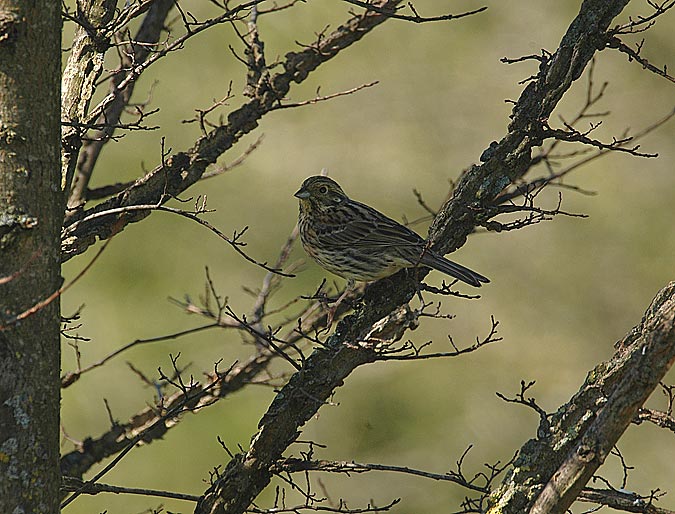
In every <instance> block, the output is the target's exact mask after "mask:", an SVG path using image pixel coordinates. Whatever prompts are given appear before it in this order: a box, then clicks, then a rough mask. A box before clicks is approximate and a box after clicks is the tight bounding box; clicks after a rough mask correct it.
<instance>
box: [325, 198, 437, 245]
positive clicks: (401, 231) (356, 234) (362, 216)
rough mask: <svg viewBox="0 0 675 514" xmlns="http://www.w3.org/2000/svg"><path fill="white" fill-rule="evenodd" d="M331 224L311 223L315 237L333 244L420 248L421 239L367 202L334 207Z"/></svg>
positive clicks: (326, 243) (422, 241)
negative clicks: (315, 224) (313, 226)
mask: <svg viewBox="0 0 675 514" xmlns="http://www.w3.org/2000/svg"><path fill="white" fill-rule="evenodd" d="M334 214H335V215H334V216H333V219H332V220H331V223H330V224H328V223H322V224H319V225H318V226H315V228H316V229H317V230H316V233H317V237H318V238H319V240H320V241H321V243H322V244H324V245H331V246H333V247H361V248H365V247H370V248H377V247H384V246H386V247H394V248H406V247H408V248H410V247H415V248H420V245H424V239H422V238H421V237H420V236H419V235H418V234H416V233H415V232H413V231H412V230H410V229H409V228H408V227H405V226H403V225H401V224H400V223H398V222H397V221H395V220H393V219H391V218H389V217H388V216H385V215H384V214H382V213H381V212H379V211H377V210H375V209H373V208H372V207H369V206H368V205H365V204H362V203H359V202H355V201H353V200H352V201H349V202H348V203H346V204H344V205H341V206H340V207H339V208H338V209H335V212H334Z"/></svg>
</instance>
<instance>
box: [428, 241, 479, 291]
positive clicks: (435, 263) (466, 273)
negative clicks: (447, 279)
mask: <svg viewBox="0 0 675 514" xmlns="http://www.w3.org/2000/svg"><path fill="white" fill-rule="evenodd" d="M420 264H422V265H423V266H429V267H430V268H434V269H435V270H438V271H440V272H442V273H445V274H446V275H450V276H451V277H453V278H456V279H458V280H461V281H462V282H466V283H467V284H469V285H472V286H474V287H480V286H481V283H486V284H487V283H488V282H490V280H489V279H488V278H487V277H484V276H483V275H481V274H480V273H476V272H475V271H472V270H470V269H469V268H465V267H464V266H462V265H461V264H457V263H456V262H452V261H450V260H448V259H446V258H445V257H441V256H440V255H438V254H435V253H432V252H430V251H428V250H427V251H426V252H424V254H423V255H422V258H421V259H420Z"/></svg>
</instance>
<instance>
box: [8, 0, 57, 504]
mask: <svg viewBox="0 0 675 514" xmlns="http://www.w3.org/2000/svg"><path fill="white" fill-rule="evenodd" d="M60 29H61V13H60V2H54V1H53V0H34V1H31V2H27V1H25V0H0V325H1V326H4V328H3V329H2V330H0V370H2V372H0V512H3V513H5V512H6V513H29V512H30V513H32V512H39V513H47V514H49V513H57V512H58V511H59V503H58V502H59V485H60V475H59V465H58V459H59V392H60V379H59V364H60V362H59V360H60V349H59V348H60V346H59V345H60V343H59V302H58V300H56V301H54V302H52V303H51V304H50V305H48V306H47V307H45V308H43V309H41V310H39V311H37V312H36V313H35V314H33V315H30V316H27V317H26V318H25V319H23V320H21V321H19V322H17V323H13V320H15V318H16V316H17V315H18V314H20V313H22V312H25V311H26V310H28V309H30V308H31V307H32V306H34V305H35V304H36V303H37V302H39V301H40V300H43V299H45V298H46V297H48V296H49V295H50V294H51V293H53V292H54V291H55V290H56V289H57V288H58V286H59V284H60V265H59V262H60V258H59V249H60V241H59V230H60V226H61V221H62V219H63V197H62V196H61V194H60V187H59V184H60V169H59V149H60V128H59V113H60V111H59V75H60V62H61V34H60Z"/></svg>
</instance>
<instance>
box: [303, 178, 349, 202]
mask: <svg viewBox="0 0 675 514" xmlns="http://www.w3.org/2000/svg"><path fill="white" fill-rule="evenodd" d="M295 197H296V198H299V199H300V209H301V210H312V209H319V210H325V209H330V208H331V207H335V206H336V205H340V204H341V203H343V202H345V201H347V200H349V198H348V197H347V195H346V194H345V192H344V191H343V190H342V188H341V187H340V186H339V184H338V183H337V182H335V181H334V180H333V179H330V178H328V177H324V176H323V175H315V176H313V177H309V178H308V179H306V180H305V181H304V182H303V183H302V186H300V189H298V191H297V192H296V193H295Z"/></svg>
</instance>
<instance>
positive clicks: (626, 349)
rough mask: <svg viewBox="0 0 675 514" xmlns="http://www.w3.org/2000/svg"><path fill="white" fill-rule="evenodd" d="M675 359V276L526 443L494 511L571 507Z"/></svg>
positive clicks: (544, 513) (538, 513)
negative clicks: (610, 353)
mask: <svg viewBox="0 0 675 514" xmlns="http://www.w3.org/2000/svg"><path fill="white" fill-rule="evenodd" d="M674 359H675V282H671V283H670V284H668V285H667V286H666V287H665V288H663V289H662V290H661V291H660V292H659V293H658V294H657V295H656V297H655V298H654V300H653V301H652V304H651V305H650V306H649V308H648V309H647V312H645V315H644V317H643V318H642V321H641V322H640V323H639V324H638V325H637V326H636V327H635V328H633V330H631V331H630V332H629V333H628V334H627V335H626V337H624V338H623V339H622V340H621V341H619V342H618V343H617V344H616V353H615V354H614V356H613V357H612V358H611V359H610V360H608V361H607V362H603V363H602V364H600V365H598V366H597V367H596V368H595V369H593V370H591V371H590V372H589V374H588V376H587V377H586V381H585V382H584V384H583V385H582V386H581V389H579V392H578V393H577V394H576V395H574V397H572V399H571V400H570V401H569V402H568V403H566V404H565V405H563V406H562V407H560V409H558V412H556V413H555V414H554V415H553V417H552V418H551V420H550V422H549V423H548V425H549V426H548V427H540V429H539V436H538V437H537V439H532V440H530V441H528V442H527V443H525V445H524V446H523V447H522V448H521V450H520V454H519V456H518V459H517V460H516V462H515V463H514V466H513V468H512V469H511V471H510V472H509V474H508V475H507V476H506V478H505V479H504V481H503V483H502V484H501V486H500V487H499V488H498V489H497V490H496V491H494V492H493V494H492V498H491V499H492V505H491V508H490V510H488V513H489V514H497V513H499V514H502V513H503V514H508V513H514V514H515V513H522V512H530V513H531V514H549V513H556V514H557V513H561V514H562V513H564V512H566V511H567V509H568V508H569V506H570V505H571V504H572V502H574V500H575V499H576V498H577V496H578V495H579V493H580V492H581V490H582V488H583V487H584V485H586V483H587V482H588V480H589V479H590V478H591V477H592V476H593V474H594V473H595V471H596V470H597V469H598V467H599V466H600V465H601V464H602V463H603V462H604V461H605V459H606V458H607V456H608V455H609V452H610V451H611V450H612V448H613V447H614V445H615V444H616V442H617V441H618V439H619V437H621V435H622V434H623V432H624V431H625V430H626V428H627V427H628V425H629V424H630V423H631V421H632V420H633V419H634V418H635V416H636V415H637V412H638V409H639V408H640V407H641V406H642V404H643V403H644V402H645V401H646V400H647V398H648V397H649V395H650V394H651V393H652V391H654V388H655V387H656V386H657V385H658V383H659V381H660V380H661V379H662V378H663V376H664V375H665V374H666V373H667V372H668V370H669V369H670V367H671V365H672V364H673V360H674Z"/></svg>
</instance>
